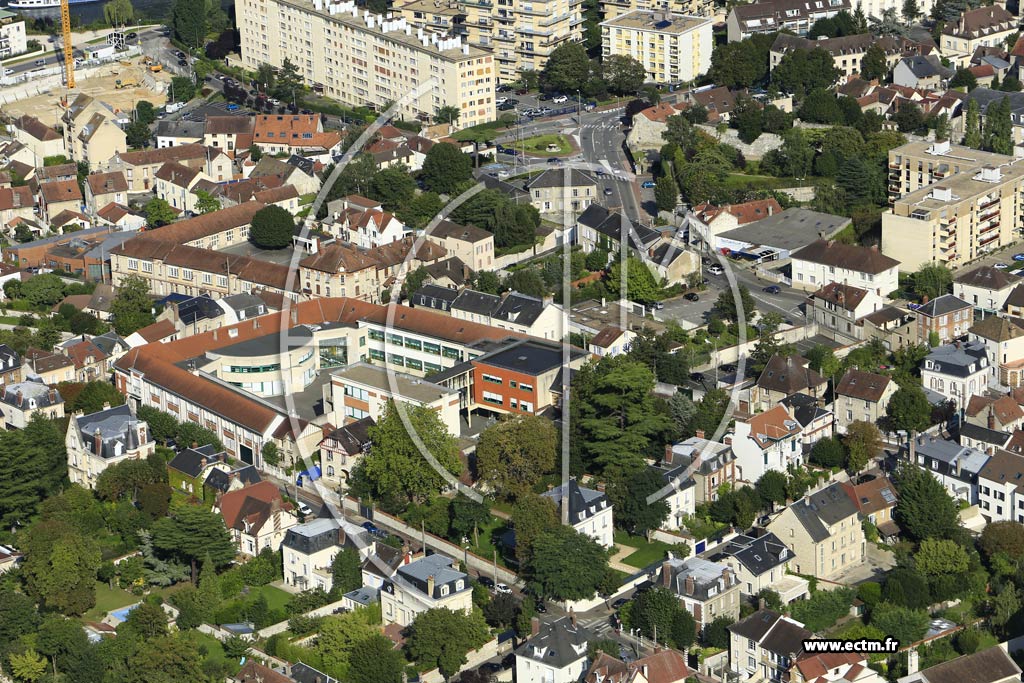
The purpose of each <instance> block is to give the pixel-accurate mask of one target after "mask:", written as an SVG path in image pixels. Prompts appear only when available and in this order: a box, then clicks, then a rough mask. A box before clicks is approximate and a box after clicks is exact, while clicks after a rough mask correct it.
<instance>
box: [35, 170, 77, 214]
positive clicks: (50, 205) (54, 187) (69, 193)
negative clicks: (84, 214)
mask: <svg viewBox="0 0 1024 683" xmlns="http://www.w3.org/2000/svg"><path fill="white" fill-rule="evenodd" d="M81 210H82V190H81V189H80V188H79V187H78V182H77V181H75V180H50V181H48V182H45V183H40V184H39V215H40V216H42V218H43V220H44V221H46V222H47V223H49V222H50V221H51V220H52V219H53V218H56V216H57V214H59V213H60V212H61V211H76V212H77V211H81Z"/></svg>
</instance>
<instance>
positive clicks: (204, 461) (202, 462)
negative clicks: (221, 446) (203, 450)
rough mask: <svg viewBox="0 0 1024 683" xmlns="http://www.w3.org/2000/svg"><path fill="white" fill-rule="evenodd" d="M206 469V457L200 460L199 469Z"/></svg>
mask: <svg viewBox="0 0 1024 683" xmlns="http://www.w3.org/2000/svg"><path fill="white" fill-rule="evenodd" d="M204 467H206V456H205V455H204V456H203V457H201V458H199V469H203V468H204Z"/></svg>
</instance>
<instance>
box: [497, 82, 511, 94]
mask: <svg viewBox="0 0 1024 683" xmlns="http://www.w3.org/2000/svg"><path fill="white" fill-rule="evenodd" d="M497 91H498V92H512V86H511V85H509V84H508V83H505V84H504V85H499V86H498V88H497Z"/></svg>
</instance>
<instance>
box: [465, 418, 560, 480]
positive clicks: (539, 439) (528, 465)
mask: <svg viewBox="0 0 1024 683" xmlns="http://www.w3.org/2000/svg"><path fill="white" fill-rule="evenodd" d="M557 450H558V434H557V432H556V431H555V428H554V426H553V425H552V424H551V421H550V420H547V419H545V418H542V417H536V416H532V415H518V416H512V417H509V418H507V419H505V420H503V421H501V422H499V423H497V424H495V425H493V426H491V427H489V428H487V429H486V430H484V432H483V434H481V435H480V441H479V443H478V445H477V448H476V458H477V471H478V472H479V474H480V478H481V479H482V480H483V481H484V482H485V483H486V484H487V485H488V486H490V487H491V489H492V490H494V491H495V493H496V494H497V495H498V496H500V497H502V498H505V499H507V500H515V499H517V498H518V497H519V496H521V495H524V494H526V493H528V492H529V491H530V490H531V489H532V488H533V487H534V486H535V485H536V484H537V482H539V481H540V478H541V477H542V476H543V475H545V474H547V473H548V472H550V471H551V470H552V469H553V468H554V466H555V455H556V452H557Z"/></svg>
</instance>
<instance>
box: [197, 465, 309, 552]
mask: <svg viewBox="0 0 1024 683" xmlns="http://www.w3.org/2000/svg"><path fill="white" fill-rule="evenodd" d="M215 509H216V510H217V511H218V512H219V513H220V516H221V517H223V518H224V526H226V527H227V528H228V533H230V534H231V538H232V540H233V541H234V542H235V545H236V546H237V547H238V552H239V553H241V554H242V555H247V556H249V557H255V556H256V555H259V554H260V551H261V550H263V549H264V548H270V549H271V550H272V551H274V552H277V551H278V550H280V548H281V542H282V541H284V537H285V534H286V533H287V532H288V529H290V528H292V527H293V526H295V525H296V524H298V523H299V518H298V517H297V516H296V515H295V513H294V512H293V506H292V504H291V503H288V502H285V500H284V499H283V498H282V497H281V491H280V490H279V489H278V488H277V484H275V483H273V482H271V481H261V482H259V483H257V484H251V485H249V486H244V487H242V488H240V489H235V490H234V491H228V492H227V493H225V494H223V495H221V497H220V500H219V501H217V505H216V507H215Z"/></svg>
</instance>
